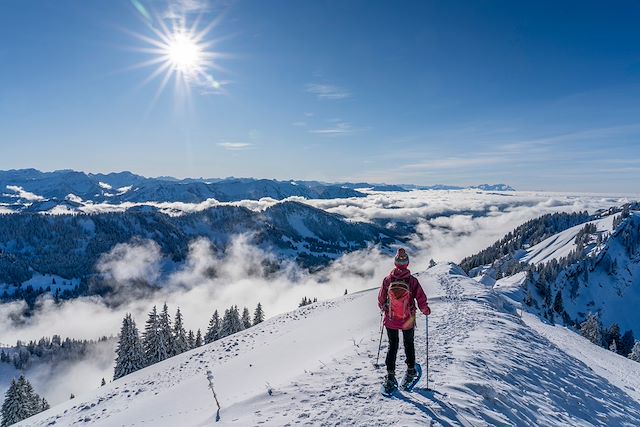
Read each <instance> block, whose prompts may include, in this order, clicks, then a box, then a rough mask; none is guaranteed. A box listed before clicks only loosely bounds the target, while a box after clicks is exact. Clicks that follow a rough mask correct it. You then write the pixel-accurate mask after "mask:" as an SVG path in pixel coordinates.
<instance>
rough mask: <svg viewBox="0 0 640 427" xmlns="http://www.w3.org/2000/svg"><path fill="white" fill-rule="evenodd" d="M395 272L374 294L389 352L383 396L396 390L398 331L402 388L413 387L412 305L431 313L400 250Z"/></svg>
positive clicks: (406, 257)
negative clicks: (401, 344)
mask: <svg viewBox="0 0 640 427" xmlns="http://www.w3.org/2000/svg"><path fill="white" fill-rule="evenodd" d="M394 262H395V268H394V269H393V270H392V271H391V273H390V274H389V275H388V276H387V277H385V278H384V280H383V281H382V287H381V288H380V293H379V294H378V307H379V308H380V310H382V311H384V326H385V328H386V329H387V336H388V337H389V350H388V352H387V357H386V359H385V364H386V366H387V376H386V378H385V382H384V385H383V392H384V393H387V394H390V393H392V392H393V391H394V390H396V389H397V388H398V382H397V380H396V373H395V371H396V355H397V353H398V344H399V341H400V338H399V333H400V332H399V331H400V330H402V338H403V342H404V353H405V355H406V357H407V360H406V363H407V374H406V375H405V377H404V381H403V382H402V386H403V388H404V389H407V388H409V387H411V388H412V387H413V385H415V384H416V383H417V380H419V378H418V374H419V372H417V370H416V350H415V347H414V344H413V332H414V328H415V324H416V305H415V302H414V301H417V302H418V307H419V308H420V311H421V312H422V313H424V315H425V316H428V315H429V314H430V313H431V309H430V308H429V305H428V304H427V296H426V295H425V293H424V291H423V290H422V286H420V282H418V279H416V278H415V277H414V276H413V275H412V274H411V272H410V271H409V255H408V254H407V252H406V251H405V250H404V249H402V248H400V249H398V252H397V254H396V256H395V259H394Z"/></svg>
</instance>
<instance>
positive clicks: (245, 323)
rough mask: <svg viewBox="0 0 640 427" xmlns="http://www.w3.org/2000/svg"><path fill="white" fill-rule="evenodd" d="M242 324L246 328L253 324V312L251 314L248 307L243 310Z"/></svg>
mask: <svg viewBox="0 0 640 427" xmlns="http://www.w3.org/2000/svg"><path fill="white" fill-rule="evenodd" d="M242 326H243V328H244V329H247V328H250V327H251V326H252V325H251V314H249V309H248V308H247V307H245V308H244V310H242Z"/></svg>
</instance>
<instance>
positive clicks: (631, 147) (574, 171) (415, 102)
mask: <svg viewBox="0 0 640 427" xmlns="http://www.w3.org/2000/svg"><path fill="white" fill-rule="evenodd" d="M137 2H138V3H137V4H135V1H134V2H132V1H131V0H118V1H116V0H113V1H106V0H104V1H80V0H76V1H70V0H56V1H55V2H52V1H44V0H42V1H36V0H22V1H18V0H8V1H5V2H2V4H1V5H0V6H1V7H2V13H0V40H2V42H0V151H1V153H2V154H1V155H0V169H10V168H23V167H36V168H39V169H43V170H53V169H62V168H72V169H78V170H85V171H91V172H108V171H119V170H131V171H133V172H136V173H140V174H143V175H148V176H158V175H173V176H177V177H187V176H191V177H200V176H204V177H225V176H253V177H268V178H278V179H288V178H297V179H321V180H327V181H339V180H351V181H355V180H368V181H375V182H389V183H416V184H435V183H447V184H472V183H481V182H506V183H508V184H511V185H513V186H515V187H517V188H520V189H546V190H571V191H574V190H577V191H629V192H638V187H637V182H639V181H640V25H638V22H640V3H638V2H636V1H611V2H606V3H603V2H588V1H579V2H570V1H566V2H544V1H540V2H529V4H525V2H512V1H482V2H478V1H468V2H465V1H439V2H436V1H420V2H382V1H380V2H377V1H375V2H374V1H313V2H311V1H226V2H205V1H199V0H181V1H170V2H165V1H149V0H137ZM136 6H137V7H136ZM141 11H142V13H141ZM145 14H146V15H147V17H146V18H145V16H144V15H145ZM176 17H181V18H184V20H185V22H186V23H187V26H188V27H191V26H192V25H193V23H194V20H195V19H196V18H198V17H199V18H200V21H199V25H198V28H204V27H205V26H206V25H207V24H209V23H210V22H215V23H216V25H215V26H214V27H213V28H212V29H211V30H210V31H209V32H208V33H207V35H206V36H205V37H204V40H205V41H212V44H211V45H210V46H207V47H206V49H205V50H206V51H207V52H215V53H216V54H219V55H217V56H216V57H215V59H214V63H215V65H216V67H212V68H207V69H206V73H205V74H206V76H208V79H209V78H210V80H205V81H201V80H202V79H199V80H198V79H195V80H194V79H192V81H191V82H190V92H191V93H190V95H189V96H186V95H185V93H184V90H182V91H176V90H174V84H173V80H171V81H170V82H169V84H168V85H167V87H166V88H165V90H163V91H162V92H158V90H159V88H160V86H161V81H162V75H160V76H158V77H157V78H155V79H153V80H151V81H150V82H148V83H146V84H144V82H145V80H147V79H148V77H149V76H150V75H151V74H152V73H153V72H154V70H155V69H156V68H157V65H153V66H147V67H138V68H136V67H135V65H136V64H140V63H141V62H144V61H149V60H152V59H154V58H156V57H157V54H153V53H149V52H144V51H141V49H143V48H145V47H147V48H148V47H149V45H148V44H147V43H146V42H144V41H143V40H142V39H141V38H140V37H139V36H136V35H135V34H138V35H143V36H147V37H151V38H157V36H156V35H155V34H154V32H153V28H155V29H159V28H161V23H162V22H164V23H165V25H167V26H168V28H169V30H171V28H173V27H172V22H173V21H172V19H175V18H176ZM211 81H215V82H218V83H219V84H220V86H218V87H217V88H213V87H211V86H210V85H209V83H210V82H211ZM158 93H159V95H158V96H156V95H157V94H158Z"/></svg>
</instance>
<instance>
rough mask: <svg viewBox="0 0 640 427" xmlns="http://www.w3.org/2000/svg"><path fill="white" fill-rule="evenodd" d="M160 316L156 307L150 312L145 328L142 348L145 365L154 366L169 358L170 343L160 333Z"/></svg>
mask: <svg viewBox="0 0 640 427" xmlns="http://www.w3.org/2000/svg"><path fill="white" fill-rule="evenodd" d="M159 322H160V320H159V316H158V311H157V309H156V306H155V305H154V306H153V309H152V310H151V312H149V318H148V319H147V323H146V324H145V327H144V334H143V337H142V347H143V350H144V359H145V365H146V366H148V365H153V364H154V363H158V362H161V361H163V360H164V359H166V358H167V357H169V347H168V342H167V340H166V337H165V335H164V334H162V333H160V325H159Z"/></svg>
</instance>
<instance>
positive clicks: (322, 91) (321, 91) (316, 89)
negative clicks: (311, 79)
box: [305, 83, 351, 100]
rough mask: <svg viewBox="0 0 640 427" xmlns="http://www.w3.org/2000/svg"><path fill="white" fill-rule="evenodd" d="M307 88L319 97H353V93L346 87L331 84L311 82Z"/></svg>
mask: <svg viewBox="0 0 640 427" xmlns="http://www.w3.org/2000/svg"><path fill="white" fill-rule="evenodd" d="M305 90H306V91H307V92H308V93H311V94H313V95H315V96H316V97H317V98H318V99H328V100H339V99H346V98H350V97H351V93H350V92H349V91H347V90H346V89H344V88H341V87H339V86H335V85H330V84H319V83H309V84H308V85H306V87H305Z"/></svg>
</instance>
